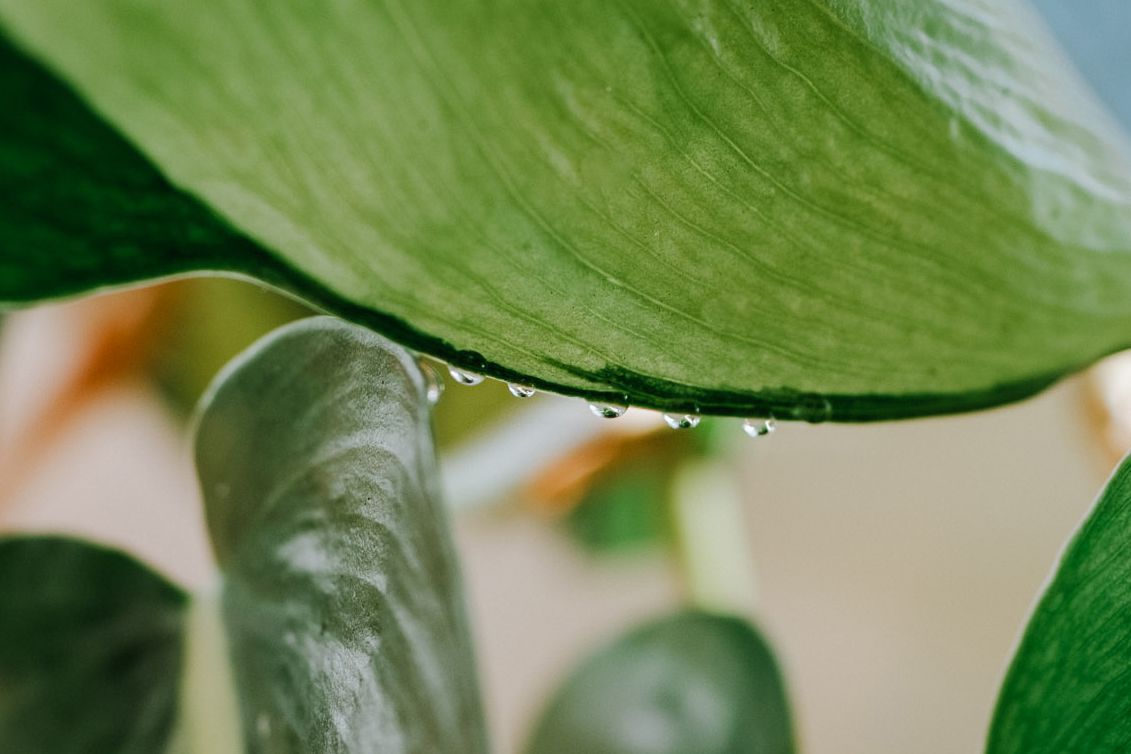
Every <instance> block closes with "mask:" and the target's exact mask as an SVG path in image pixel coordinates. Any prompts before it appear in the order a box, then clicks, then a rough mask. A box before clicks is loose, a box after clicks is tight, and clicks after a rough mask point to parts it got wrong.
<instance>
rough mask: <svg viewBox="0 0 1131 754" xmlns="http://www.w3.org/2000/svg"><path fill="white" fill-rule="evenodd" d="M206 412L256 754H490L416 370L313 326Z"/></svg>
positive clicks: (377, 345)
mask: <svg viewBox="0 0 1131 754" xmlns="http://www.w3.org/2000/svg"><path fill="white" fill-rule="evenodd" d="M205 406H206V407H205V409H204V411H203V413H202V415H201V419H200V424H199V429H198V433H197V438H196V459H197V468H198V471H199V474H200V478H201V484H202V488H203V491H204V497H205V504H206V511H207V517H208V527H209V532H210V534H211V538H212V542H213V545H214V548H215V551H216V555H217V558H218V560H219V562H220V567H221V570H222V572H223V574H224V592H223V598H222V599H223V616H224V620H225V622H226V625H227V629H228V633H229V641H230V643H231V651H232V659H233V664H234V671H235V681H236V685H237V689H238V692H239V697H240V700H241V703H242V717H243V721H244V730H245V731H255V732H256V733H257V737H255V738H254V739H253V740H252V741H251V743H250V746H249V751H253V752H259V751H262V752H272V753H273V754H274V753H280V752H312V753H313V752H317V753H318V754H329V753H337V752H342V753H345V752H351V753H352V752H357V753H360V752H382V754H386V753H388V754H396V753H397V752H405V753H408V752H413V753H420V754H425V753H431V752H468V754H472V753H474V752H482V751H484V750H485V738H486V736H485V732H484V727H483V720H482V715H481V711H480V706H479V704H480V703H479V696H478V688H477V681H476V677H475V670H474V663H473V662H472V648H471V641H470V634H469V631H468V628H467V624H466V620H465V618H464V613H463V605H462V601H461V600H462V597H461V591H460V584H459V579H458V574H457V572H456V564H455V558H454V555H453V552H452V545H451V543H450V541H449V539H448V532H447V526H446V517H445V510H444V506H443V504H442V502H441V500H440V498H439V494H438V478H437V470H436V461H435V451H434V449H433V446H432V439H431V434H430V432H429V407H428V403H427V400H426V398H425V393H424V382H423V378H422V377H421V374H420V372H419V370H418V369H417V366H416V361H415V359H414V358H413V357H411V356H410V355H409V354H408V353H406V352H405V351H403V350H402V349H400V348H397V347H395V346H392V345H391V344H389V343H388V342H387V341H385V340H384V339H382V338H380V337H379V336H377V335H374V334H373V333H371V332H369V331H367V330H363V329H361V328H358V327H355V326H353V325H348V324H346V323H343V322H340V321H338V320H334V319H330V318H325V317H319V318H314V319H308V320H304V321H302V322H299V323H296V324H294V325H291V326H288V327H285V328H282V329H281V330H278V331H276V332H275V333H274V334H272V335H270V336H268V337H267V338H265V339H264V340H262V341H260V342H259V343H258V344H257V345H256V346H254V347H253V348H252V349H251V350H250V351H248V352H247V353H245V354H244V356H243V357H241V358H240V359H239V360H238V361H237V362H236V363H235V364H234V365H232V366H230V367H229V368H228V369H227V370H226V372H225V374H224V375H223V376H222V377H220V378H219V379H218V381H217V383H216V387H215V389H214V392H212V393H211V395H210V396H209V397H208V398H207V399H206V402H205Z"/></svg>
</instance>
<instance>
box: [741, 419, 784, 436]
mask: <svg viewBox="0 0 1131 754" xmlns="http://www.w3.org/2000/svg"><path fill="white" fill-rule="evenodd" d="M777 428H778V425H777V422H775V421H774V420H773V419H747V420H746V421H744V422H742V431H743V432H745V433H746V434H748V435H750V436H751V437H765V436H766V435H768V434H770V433H772V432H773V431H774V430H775V429H777Z"/></svg>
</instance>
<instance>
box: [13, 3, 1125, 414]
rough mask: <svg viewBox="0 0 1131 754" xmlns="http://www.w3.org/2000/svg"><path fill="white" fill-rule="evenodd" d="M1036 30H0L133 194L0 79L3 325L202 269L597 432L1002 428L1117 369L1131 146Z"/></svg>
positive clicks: (462, 22)
mask: <svg viewBox="0 0 1131 754" xmlns="http://www.w3.org/2000/svg"><path fill="white" fill-rule="evenodd" d="M1035 20H1036V19H1035V15H1034V14H1033V13H1032V11H1031V10H1030V9H1029V8H1027V7H1026V6H1025V5H1024V4H1023V3H1022V2H1020V1H1019V0H998V1H996V2H993V3H986V2H981V1H980V0H952V1H950V2H939V1H938V0H908V2H902V3H892V2H885V1H882V0H860V1H859V2H853V3H846V2H840V1H839V0H820V1H819V2H800V1H799V0H771V1H768V2H761V3H754V4H749V3H748V4H741V3H734V2H730V1H728V0H673V2H670V3H663V4H659V5H657V4H656V3H652V2H648V1H647V0H623V1H621V2H617V3H608V2H599V1H598V0H578V1H577V2H570V3H554V2H549V0H543V1H542V2H530V1H529V0H524V1H523V2H516V1H515V0H508V1H506V2H501V3H488V2H484V1H483V0H458V1H455V2H453V1H452V0H445V1H444V2H440V0H418V1H417V2H412V3H407V2H400V1H399V0H366V1H364V2H353V3H346V4H338V5H334V6H332V7H327V6H325V5H323V4H313V5H311V4H304V3H255V4H252V3H247V2H241V1H240V0H217V2H213V3H210V4H209V6H208V12H207V13H202V12H200V9H199V7H198V5H197V4H195V3H191V2H186V1H185V0H171V1H170V2H163V3H151V2H143V1H142V0H94V1H92V2H84V3H77V4H76V3H74V2H71V1H70V0H0V23H2V24H3V26H4V28H5V29H6V30H7V32H8V33H9V34H10V35H11V37H12V38H13V39H15V40H16V41H17V42H18V43H19V44H20V45H21V46H23V47H24V48H26V49H28V50H30V51H31V52H32V54H34V55H36V56H37V58H38V59H40V60H41V61H43V62H44V63H45V64H47V65H48V66H49V67H50V69H51V70H53V71H56V72H58V73H59V74H60V75H61V76H63V78H64V79H65V80H66V81H67V83H68V84H70V85H73V86H74V87H75V88H76V89H77V90H78V91H79V92H81V94H82V95H83V96H84V97H85V98H86V99H87V100H88V101H89V102H90V103H91V104H92V106H93V107H94V108H95V109H96V110H97V112H98V113H100V114H101V115H102V116H104V117H105V118H106V119H107V121H108V122H109V123H111V124H113V126H114V127H116V128H120V129H121V130H122V132H123V133H124V134H125V135H126V137H128V139H129V143H132V144H136V145H137V146H138V147H139V148H140V150H141V152H143V153H144V154H145V155H147V157H148V158H149V159H152V160H153V161H154V163H155V164H156V165H157V167H158V168H159V169H160V171H161V174H159V173H158V172H157V171H156V170H154V169H152V168H151V167H150V166H149V164H148V163H147V162H146V161H145V159H143V158H142V157H141V156H140V155H139V154H138V153H137V152H135V151H133V149H132V148H131V147H130V146H129V145H128V143H127V142H126V141H125V140H123V139H121V138H119V137H117V136H116V135H115V134H114V133H113V132H111V130H110V129H108V128H106V127H105V126H103V125H102V124H100V123H98V122H97V121H96V119H95V117H94V116H93V115H92V114H91V113H90V112H89V111H87V110H86V109H85V108H84V107H83V106H82V105H81V104H80V102H79V101H78V100H76V99H75V98H73V97H72V96H70V95H69V94H68V93H67V92H66V91H65V90H63V89H62V88H61V86H60V85H59V84H58V83H55V82H53V81H51V80H50V79H48V78H47V77H46V76H45V75H44V74H43V73H42V72H40V71H38V70H37V69H36V68H35V67H34V65H32V64H31V63H29V62H28V61H27V60H25V59H23V58H20V57H18V56H17V55H15V54H13V53H11V52H10V51H9V52H5V53H4V55H3V61H2V62H3V65H2V66H0V71H2V73H0V95H2V96H3V97H4V99H5V101H8V102H19V103H20V107H18V108H17V107H13V108H8V109H7V110H6V111H5V113H4V115H3V116H2V118H0V187H2V188H0V190H2V191H3V194H4V196H5V197H7V198H8V201H5V202H4V203H2V204H0V231H2V232H0V238H3V239H4V242H3V248H2V250H0V300H8V301H27V300H34V299H38V298H42V297H45V296H53V295H59V294H62V293H68V292H75V291H80V290H85V289H90V288H95V287H99V286H103V285H108V284H115V283H123V282H127V281H131V280H137V279H142V278H149V277H153V276H155V275H167V274H171V273H175V272H180V271H183V270H188V269H212V270H226V271H235V272H240V273H245V274H251V275H255V276H258V277H260V278H262V279H264V280H266V281H268V282H270V283H273V284H276V285H280V286H283V287H286V288H288V289H290V290H292V291H295V292H297V293H300V294H302V295H303V296H305V297H306V298H308V299H309V300H311V301H313V302H315V303H316V304H318V305H320V306H322V307H325V308H328V309H330V310H333V311H335V312H337V313H340V314H342V315H343V316H346V317H348V318H351V319H354V320H357V321H360V322H363V323H365V324H367V325H369V326H372V327H374V328H376V329H378V330H380V331H382V332H384V333H386V334H388V335H389V336H390V337H393V338H394V339H397V340H399V341H401V342H402V343H405V344H407V345H409V346H411V347H414V348H416V349H419V350H421V351H425V352H428V353H431V354H433V355H435V356H437V357H439V358H442V359H445V360H447V361H452V362H455V363H457V364H458V365H460V366H462V367H465V368H468V369H472V370H478V371H482V372H486V373H488V374H490V375H492V376H497V377H500V378H504V379H507V380H511V381H518V382H522V383H525V384H529V385H531V386H534V387H540V388H548V389H552V390H556V391H560V392H564V393H567V394H575V395H584V396H587V397H590V398H595V399H601V400H615V401H624V400H626V399H627V400H629V401H630V402H632V403H635V404H640V405H646V406H652V407H658V408H673V409H683V410H689V409H691V408H694V407H698V408H699V409H701V410H702V411H703V412H704V413H729V414H738V415H745V414H768V413H776V414H777V415H778V416H779V417H781V418H800V419H810V420H822V419H827V418H831V419H836V420H846V421H851V420H868V419H880V418H888V417H898V416H912V415H921V414H932V413H940V412H948V411H957V410H963V409H974V408H978V407H982V406H987V405H993V404H997V403H1001V402H1004V401H1008V400H1013V399H1017V398H1020V397H1023V396H1026V395H1029V394H1031V393H1033V392H1034V391H1036V390H1039V389H1041V388H1042V387H1044V386H1046V385H1047V384H1049V383H1050V382H1051V381H1053V380H1054V379H1056V378H1057V377H1058V376H1060V375H1062V374H1063V373H1065V372H1066V371H1069V370H1073V369H1076V368H1078V367H1080V366H1081V365H1083V364H1086V363H1088V362H1089V361H1091V360H1093V359H1095V358H1096V357H1097V356H1099V355H1101V354H1104V353H1107V352H1110V351H1112V350H1115V349H1116V348H1118V347H1120V346H1123V345H1126V344H1127V343H1128V340H1129V339H1131V336H1129V335H1128V332H1129V331H1131V169H1129V167H1131V150H1129V149H1128V146H1127V143H1126V141H1125V140H1124V137H1123V135H1122V134H1121V133H1118V132H1117V131H1116V130H1115V129H1113V128H1111V127H1109V124H1108V121H1107V119H1105V118H1104V117H1103V114H1102V113H1101V112H1100V111H1099V110H1098V108H1096V107H1095V106H1094V104H1093V103H1092V101H1091V99H1090V97H1089V96H1088V95H1087V93H1085V92H1081V91H1080V90H1079V88H1078V87H1077V86H1076V79H1075V77H1074V76H1073V75H1072V74H1071V71H1070V70H1069V69H1068V68H1067V66H1066V64H1065V62H1064V60H1063V59H1062V57H1061V56H1060V55H1059V54H1058V52H1057V49H1056V45H1055V44H1053V43H1052V42H1051V41H1050V39H1049V38H1048V36H1047V34H1045V33H1044V32H1043V29H1042V27H1041V25H1040V24H1038V23H1036V22H1035ZM162 175H167V176H169V179H170V180H171V181H172V183H173V184H175V185H176V186H178V187H180V188H182V189H184V190H186V191H187V192H189V193H190V194H192V195H193V196H199V197H200V198H201V199H202V200H203V201H204V202H205V203H206V204H207V205H208V206H209V207H212V208H214V209H215V210H216V211H217V212H218V213H219V214H220V215H221V216H222V217H223V218H224V222H220V221H217V220H216V219H214V218H213V217H212V216H211V215H210V214H209V212H208V211H206V210H204V209H203V208H202V206H201V205H200V204H198V203H197V202H196V201H195V200H194V199H191V198H189V197H188V196H187V195H185V194H180V193H177V192H176V191H175V190H174V189H172V188H171V187H170V185H169V183H167V182H166V179H165V178H163V177H162ZM225 222H230V223H232V224H233V226H235V227H236V228H238V229H239V231H240V232H241V233H242V234H246V238H250V239H254V241H255V242H256V244H253V243H251V242H250V241H248V240H245V236H244V235H239V234H237V233H235V232H233V231H231V230H229V229H228V228H227V227H226V225H225V224H224V223H225Z"/></svg>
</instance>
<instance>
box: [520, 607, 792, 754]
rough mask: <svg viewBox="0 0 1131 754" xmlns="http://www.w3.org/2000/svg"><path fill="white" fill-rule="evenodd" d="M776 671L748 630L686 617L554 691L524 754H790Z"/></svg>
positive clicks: (605, 654)
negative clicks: (583, 753) (555, 692)
mask: <svg viewBox="0 0 1131 754" xmlns="http://www.w3.org/2000/svg"><path fill="white" fill-rule="evenodd" d="M793 750H794V746H793V733H792V730H791V725H790V719H789V709H788V705H787V702H786V699H785V692H784V690H783V688H782V681H781V677H780V675H779V673H778V668H777V664H776V663H775V661H774V658H773V656H772V654H771V653H770V650H769V648H768V647H767V646H766V643H765V641H764V640H763V639H762V637H761V636H760V635H759V634H758V633H757V632H756V631H755V630H754V629H753V628H752V627H751V626H750V625H749V624H748V623H746V622H745V621H743V620H740V619H738V618H730V617H722V616H718V615H711V614H708V613H701V612H685V613H680V614H677V615H675V616H672V617H669V618H665V619H662V620H659V621H656V622H653V623H649V624H647V625H645V626H643V627H641V628H637V629H636V630H634V631H632V632H631V633H629V634H628V635H627V636H624V637H622V638H621V639H619V640H618V641H616V642H615V643H613V644H612V645H610V646H608V647H606V648H604V649H602V650H601V651H599V652H598V653H596V654H595V655H593V656H592V657H590V658H589V659H587V660H586V661H585V662H584V663H583V664H582V665H581V667H580V668H578V669H577V670H576V671H575V672H574V673H573V675H572V676H571V677H570V678H569V680H567V681H566V683H565V685H564V686H563V687H562V688H561V689H559V690H558V692H557V694H556V695H555V696H554V698H553V700H552V701H551V703H550V705H549V707H548V708H547V710H546V712H545V713H544V715H543V717H542V719H541V721H540V722H539V723H538V726H537V728H536V729H535V732H534V736H533V739H532V742H531V744H530V746H529V747H528V748H527V754H578V753H579V752H585V754H691V753H692V752H694V754H788V753H789V752H792V751H793Z"/></svg>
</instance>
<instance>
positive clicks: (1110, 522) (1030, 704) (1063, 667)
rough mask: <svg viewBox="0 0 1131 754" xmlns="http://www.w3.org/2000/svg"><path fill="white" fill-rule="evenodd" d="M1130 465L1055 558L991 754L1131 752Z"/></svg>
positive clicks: (1007, 687)
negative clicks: (1053, 569) (1054, 570)
mask: <svg viewBox="0 0 1131 754" xmlns="http://www.w3.org/2000/svg"><path fill="white" fill-rule="evenodd" d="M1129 535H1131V458H1128V459H1125V460H1124V461H1123V464H1122V465H1121V466H1120V467H1119V469H1118V470H1117V471H1116V472H1115V475H1114V476H1113V477H1112V479H1111V481H1110V482H1108V486H1107V489H1106V490H1104V492H1103V494H1102V495H1101V496H1100V499H1099V501H1098V502H1097V503H1096V507H1095V509H1094V510H1093V511H1092V513H1091V515H1090V516H1089V517H1088V519H1087V521H1085V522H1084V525H1083V527H1082V528H1081V529H1080V531H1079V532H1077V534H1076V536H1075V538H1074V539H1073V541H1072V543H1071V544H1070V545H1069V546H1068V549H1067V551H1066V552H1065V553H1064V555H1063V556H1062V558H1061V561H1060V564H1059V566H1058V567H1057V571H1056V575H1055V576H1054V577H1053V580H1052V583H1051V584H1050V585H1049V586H1048V588H1047V589H1046V591H1045V594H1044V596H1043V597H1042V598H1041V601H1040V603H1039V604H1038V606H1037V609H1036V612H1035V613H1034V614H1033V617H1032V618H1031V619H1030V621H1029V625H1028V627H1027V628H1026V629H1025V635H1024V637H1023V638H1022V641H1021V646H1020V647H1019V648H1018V650H1017V653H1016V655H1015V656H1014V658H1013V663H1012V665H1011V666H1010V668H1009V673H1008V675H1007V676H1006V679H1005V684H1004V685H1003V687H1002V690H1001V695H1000V697H999V698H998V704H997V710H996V712H995V714H994V721H993V726H992V728H991V730H990V736H989V745H988V747H987V751H988V753H989V754H1046V753H1047V754H1117V752H1118V753H1122V752H1127V751H1131V589H1129V588H1128V585H1129V584H1131V549H1129V548H1128V536H1129Z"/></svg>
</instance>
